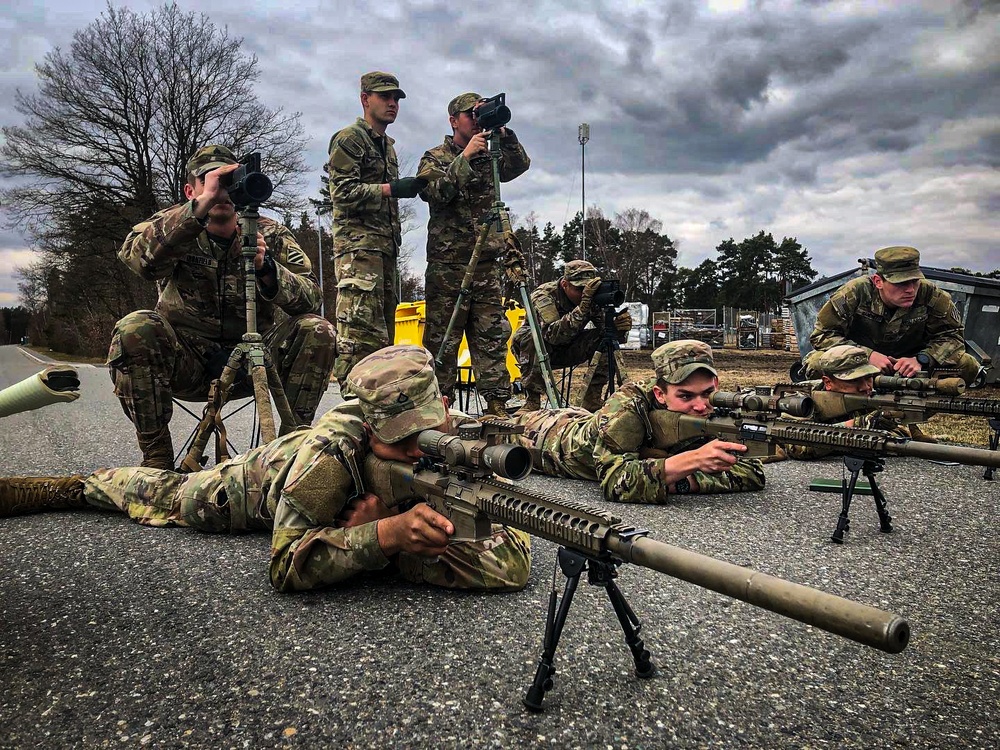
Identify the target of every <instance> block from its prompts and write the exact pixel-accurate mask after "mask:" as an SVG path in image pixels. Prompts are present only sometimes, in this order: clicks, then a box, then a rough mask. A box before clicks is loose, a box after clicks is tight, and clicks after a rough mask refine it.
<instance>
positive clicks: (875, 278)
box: [872, 273, 885, 289]
mask: <svg viewBox="0 0 1000 750" xmlns="http://www.w3.org/2000/svg"><path fill="white" fill-rule="evenodd" d="M872 283H873V284H874V285H875V288H876V289H881V288H882V285H883V284H884V283H885V279H883V278H882V277H881V276H879V275H878V274H877V273H876V274H872Z"/></svg>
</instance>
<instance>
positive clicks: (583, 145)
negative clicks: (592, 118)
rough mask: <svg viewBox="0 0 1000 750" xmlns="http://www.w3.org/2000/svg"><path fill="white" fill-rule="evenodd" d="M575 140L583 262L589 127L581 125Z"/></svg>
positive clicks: (585, 232)
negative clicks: (578, 172) (578, 158)
mask: <svg viewBox="0 0 1000 750" xmlns="http://www.w3.org/2000/svg"><path fill="white" fill-rule="evenodd" d="M577 140H578V141H580V202H581V203H582V204H583V211H582V212H581V213H580V232H581V235H580V236H581V238H582V240H583V242H582V247H583V260H587V141H589V140H590V125H588V124H587V123H585V122H584V123H581V125H580V129H579V130H578V131H577Z"/></svg>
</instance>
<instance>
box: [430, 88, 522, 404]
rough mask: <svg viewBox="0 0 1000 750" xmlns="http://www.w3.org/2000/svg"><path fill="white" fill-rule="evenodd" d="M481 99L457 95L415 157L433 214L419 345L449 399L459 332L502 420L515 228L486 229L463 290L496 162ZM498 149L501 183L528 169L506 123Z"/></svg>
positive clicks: (489, 202) (480, 385)
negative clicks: (505, 282)
mask: <svg viewBox="0 0 1000 750" xmlns="http://www.w3.org/2000/svg"><path fill="white" fill-rule="evenodd" d="M481 99H482V97H481V96H480V95H479V94H478V93H476V92H474V91H466V92H464V93H462V94H458V95H457V96H455V97H453V98H452V99H451V101H450V102H448V108H447V109H448V125H449V126H450V127H451V133H450V134H448V135H445V137H444V141H443V142H442V143H441V144H439V145H437V146H435V147H434V148H431V149H428V150H427V151H425V152H424V155H423V156H422V157H421V159H420V166H419V167H418V169H417V176H418V177H423V178H426V179H427V185H426V186H425V187H424V188H423V189H422V190H421V191H420V197H421V198H422V199H423V200H424V201H426V203H427V208H428V211H429V214H430V217H429V219H428V221H427V251H426V255H427V270H426V272H425V275H424V300H425V302H426V304H425V309H426V312H427V315H426V320H425V321H424V334H423V345H424V346H425V347H427V349H428V350H430V352H431V353H432V354H433V355H434V356H435V357H437V355H438V353H439V352H442V351H443V356H442V358H441V364H439V365H438V364H435V369H436V371H437V376H438V380H439V382H440V384H441V390H442V391H443V392H444V394H445V395H446V396H448V397H449V398H450V397H451V396H452V393H453V392H454V388H455V384H456V382H457V381H458V350H459V347H460V346H461V342H462V336H463V334H464V335H465V338H466V340H467V342H468V348H469V354H470V355H471V358H472V370H473V372H474V373H475V378H476V389H477V390H478V391H479V394H480V395H481V396H482V397H483V398H484V399H485V400H486V410H485V411H486V413H488V414H491V415H493V416H497V417H501V418H505V417H506V416H507V409H506V406H507V401H508V400H509V399H510V397H511V386H510V372H509V371H508V369H507V342H508V341H509V340H510V322H509V321H508V320H507V314H506V309H505V308H504V305H503V291H502V289H501V276H502V275H503V271H504V270H505V268H506V269H510V268H512V267H513V266H512V265H511V263H513V264H514V265H516V264H517V261H518V260H523V259H521V258H520V253H519V251H518V250H517V240H516V238H515V237H514V236H513V234H512V233H507V234H500V233H497V232H491V233H490V234H489V235H488V236H487V237H486V240H485V243H484V245H483V246H482V247H481V248H480V255H479V260H478V262H477V264H476V268H475V273H474V275H473V277H472V288H471V290H470V293H468V294H465V295H462V294H461V289H462V282H463V280H464V279H465V275H466V273H467V272H468V266H469V263H470V261H471V259H472V253H473V250H474V249H475V247H476V243H477V242H478V239H479V232H480V228H481V226H482V224H481V220H482V218H483V216H486V215H488V214H489V213H490V211H491V209H492V207H493V205H494V203H495V201H496V198H497V196H496V191H495V190H494V185H493V166H494V162H493V160H492V159H491V158H490V156H489V140H488V136H487V134H486V133H484V132H483V130H482V128H481V127H480V126H479V122H478V120H477V119H476V117H475V113H474V109H475V107H476V104H477V103H478V102H479V101H480V100H481ZM493 135H494V137H495V143H496V145H497V146H498V147H499V148H498V153H497V162H496V166H497V168H498V172H499V175H498V176H499V179H500V182H510V181H511V180H513V179H516V178H517V177H520V176H521V175H522V174H524V172H526V171H527V170H528V167H529V166H530V164H531V159H529V158H528V154H527V152H526V151H525V150H524V147H523V146H522V145H521V143H520V141H518V138H517V134H516V133H514V131H513V130H512V129H511V128H508V127H502V128H500V129H499V130H498V131H497V132H496V133H495V134H493ZM460 297H461V300H462V301H461V306H460V307H459V315H458V317H457V318H456V321H455V325H454V326H453V327H452V329H451V333H450V335H449V338H448V340H447V341H445V333H446V332H447V331H448V324H449V322H450V321H451V316H452V313H453V312H454V311H455V309H456V306H457V305H458V302H459V298H460Z"/></svg>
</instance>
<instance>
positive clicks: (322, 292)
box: [316, 208, 326, 318]
mask: <svg viewBox="0 0 1000 750" xmlns="http://www.w3.org/2000/svg"><path fill="white" fill-rule="evenodd" d="M316 236H317V237H318V238H319V250H318V251H317V253H316V259H317V260H318V261H319V315H320V317H321V318H325V317H326V287H325V286H323V218H322V217H321V216H320V213H319V208H317V209H316Z"/></svg>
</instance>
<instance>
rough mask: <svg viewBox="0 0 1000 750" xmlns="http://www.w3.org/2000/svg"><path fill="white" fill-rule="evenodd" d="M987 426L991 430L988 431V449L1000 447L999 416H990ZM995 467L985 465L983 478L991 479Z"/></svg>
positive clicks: (992, 449) (993, 449)
mask: <svg viewBox="0 0 1000 750" xmlns="http://www.w3.org/2000/svg"><path fill="white" fill-rule="evenodd" d="M988 423H989V426H990V429H991V430H992V432H991V433H990V450H991V451H995V450H997V448H998V447H1000V417H990V419H989V422H988ZM995 473H996V469H994V468H993V467H992V466H987V467H986V471H984V472H983V479H988V480H991V481H992V479H993V476H994V474H995Z"/></svg>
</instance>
